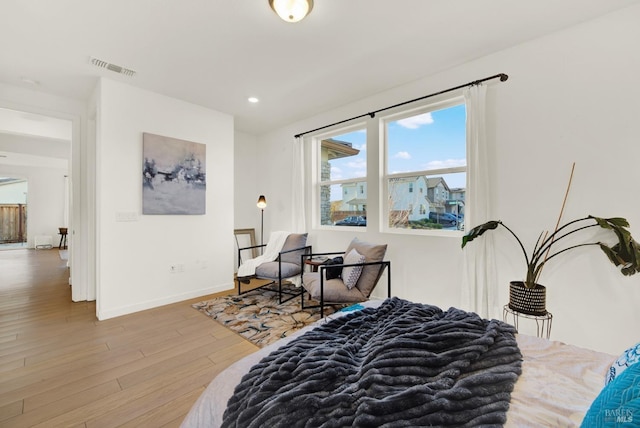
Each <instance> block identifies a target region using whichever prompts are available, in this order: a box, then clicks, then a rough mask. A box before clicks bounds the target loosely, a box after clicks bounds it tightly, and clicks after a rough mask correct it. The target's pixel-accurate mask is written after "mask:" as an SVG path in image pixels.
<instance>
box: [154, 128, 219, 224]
mask: <svg viewBox="0 0 640 428" xmlns="http://www.w3.org/2000/svg"><path fill="white" fill-rule="evenodd" d="M206 148H207V146H206V145H205V144H200V143H194V142H191V141H186V140H179V139H177V138H171V137H163V136H161V135H155V134H149V133H146V132H145V133H143V134H142V154H143V159H144V160H143V164H142V214H165V215H170V214H174V215H175V214H183V215H195V214H205V211H206V188H207V180H206V172H207V170H206Z"/></svg>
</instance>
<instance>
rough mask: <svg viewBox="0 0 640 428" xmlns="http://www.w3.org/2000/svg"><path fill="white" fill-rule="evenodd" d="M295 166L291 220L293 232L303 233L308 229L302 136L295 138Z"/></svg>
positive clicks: (293, 171)
mask: <svg viewBox="0 0 640 428" xmlns="http://www.w3.org/2000/svg"><path fill="white" fill-rule="evenodd" d="M292 153H293V159H292V163H293V165H292V166H293V168H291V171H292V177H291V183H292V184H291V217H292V218H291V220H292V232H296V233H303V232H306V231H307V225H306V211H305V202H304V199H305V195H304V188H305V184H304V180H305V178H304V165H305V158H304V140H303V139H302V137H297V138H294V139H293V150H292Z"/></svg>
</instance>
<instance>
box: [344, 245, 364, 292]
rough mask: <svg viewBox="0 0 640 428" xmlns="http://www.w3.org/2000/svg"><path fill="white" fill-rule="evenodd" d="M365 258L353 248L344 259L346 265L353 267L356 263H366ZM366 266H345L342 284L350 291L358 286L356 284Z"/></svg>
mask: <svg viewBox="0 0 640 428" xmlns="http://www.w3.org/2000/svg"><path fill="white" fill-rule="evenodd" d="M364 259H365V257H364V256H363V255H362V254H360V253H359V252H358V250H356V249H355V248H353V249H352V250H351V251H349V253H348V254H347V255H346V257H345V258H344V264H345V265H351V264H354V263H364ZM363 267H364V266H345V267H343V268H342V282H344V285H345V286H346V287H347V288H348V289H352V288H353V287H355V286H356V282H358V279H360V274H361V273H362V268H363Z"/></svg>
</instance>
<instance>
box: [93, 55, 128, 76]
mask: <svg viewBox="0 0 640 428" xmlns="http://www.w3.org/2000/svg"><path fill="white" fill-rule="evenodd" d="M91 64H93V65H95V66H96V67H100V68H106V69H107V70H111V71H113V72H115V73H119V74H124V75H125V76H129V77H133V76H135V75H136V72H135V71H134V70H131V69H129V68H124V67H121V66H119V65H116V64H111V63H110V62H107V61H103V60H101V59H98V58H93V57H92V58H91Z"/></svg>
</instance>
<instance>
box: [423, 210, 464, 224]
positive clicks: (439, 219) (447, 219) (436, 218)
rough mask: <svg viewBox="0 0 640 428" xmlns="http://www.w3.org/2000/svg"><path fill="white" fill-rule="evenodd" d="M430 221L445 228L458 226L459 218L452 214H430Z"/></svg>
mask: <svg viewBox="0 0 640 428" xmlns="http://www.w3.org/2000/svg"><path fill="white" fill-rule="evenodd" d="M429 220H431V221H432V222H434V223H438V224H441V225H443V226H456V225H457V224H458V218H457V217H456V216H454V215H453V214H451V213H436V212H430V213H429Z"/></svg>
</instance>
